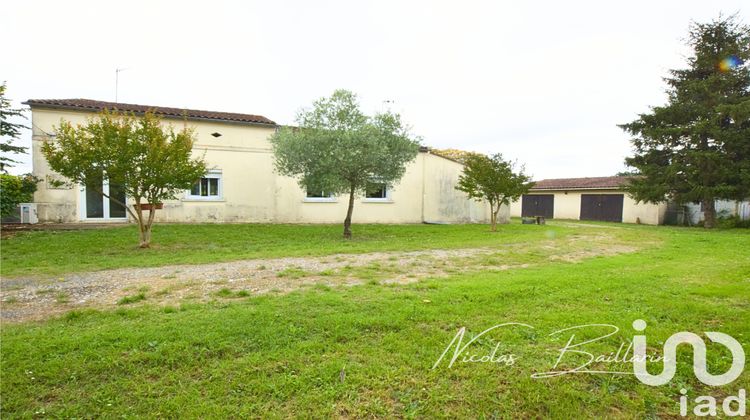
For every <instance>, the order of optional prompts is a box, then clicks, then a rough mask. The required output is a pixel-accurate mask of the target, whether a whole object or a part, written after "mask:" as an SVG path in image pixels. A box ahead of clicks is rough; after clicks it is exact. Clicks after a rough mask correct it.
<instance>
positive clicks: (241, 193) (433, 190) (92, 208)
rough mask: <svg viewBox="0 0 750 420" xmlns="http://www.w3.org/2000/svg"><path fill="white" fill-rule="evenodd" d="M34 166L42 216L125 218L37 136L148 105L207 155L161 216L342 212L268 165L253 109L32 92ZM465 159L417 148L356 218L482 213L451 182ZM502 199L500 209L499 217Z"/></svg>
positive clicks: (446, 219)
mask: <svg viewBox="0 0 750 420" xmlns="http://www.w3.org/2000/svg"><path fill="white" fill-rule="evenodd" d="M25 103H26V104H27V105H29V106H30V107H31V111H32V117H31V121H32V126H33V133H32V155H33V168H34V169H33V173H34V175H36V176H37V177H39V178H41V179H43V180H44V181H43V182H42V183H40V185H39V189H38V191H37V192H36V193H35V195H34V201H35V202H36V203H37V212H38V218H39V221H40V222H126V221H127V220H128V219H127V218H128V215H127V213H126V211H125V209H124V208H122V207H121V206H119V205H117V204H116V203H115V202H111V201H110V200H109V199H106V198H103V197H102V196H101V195H100V194H97V193H96V192H94V191H93V190H92V189H90V188H86V186H85V185H70V184H69V183H68V184H67V185H62V186H60V184H61V183H60V182H59V181H64V180H63V179H61V178H60V176H59V175H58V174H56V173H54V172H53V171H52V170H51V169H50V168H49V165H48V163H47V161H46V159H45V158H44V156H43V155H42V153H41V145H42V143H43V142H44V141H54V134H55V127H56V126H57V125H59V124H60V121H61V120H66V121H70V122H72V123H74V124H77V123H84V122H85V121H86V119H87V118H89V117H92V116H94V115H96V113H98V112H100V111H101V110H103V109H117V110H119V111H124V112H132V113H135V114H136V115H138V114H143V113H144V112H146V111H147V110H151V111H153V112H154V113H155V114H157V115H159V116H161V117H162V118H163V119H164V122H165V124H172V125H174V126H178V127H181V126H182V125H184V124H186V125H188V126H191V127H193V128H194V130H195V136H196V139H197V140H196V143H195V146H194V153H195V154H196V155H204V156H205V159H206V160H207V162H208V164H209V168H210V170H209V172H208V174H206V176H205V177H203V178H201V179H199V180H196V183H195V184H194V185H193V187H192V188H191V189H190V190H187V191H184V192H183V193H182V194H181V195H180V197H178V198H177V199H176V200H171V201H166V202H165V203H164V208H163V210H159V211H158V212H157V220H159V221H165V222H270V223H338V222H341V221H342V220H343V218H344V216H345V214H346V205H347V200H346V198H344V197H329V196H321V194H320V193H319V192H314V191H309V192H308V191H302V190H301V189H300V188H299V186H298V184H297V182H296V180H294V179H292V178H289V177H285V176H280V175H278V174H276V173H275V172H274V169H273V159H272V153H271V145H270V143H269V141H268V138H269V136H270V135H272V134H273V133H274V132H275V130H276V129H277V127H278V126H277V124H276V123H275V122H273V121H272V120H270V119H268V118H265V117H263V116H259V115H249V114H235V113H226V112H212V111H199V110H191V109H178V108H165V107H156V106H143V105H132V104H122V103H111V102H100V101H94V100H89V99H31V100H28V101H27V102H25ZM462 168H463V166H462V165H461V164H460V163H458V162H456V161H453V160H451V159H448V158H445V157H441V156H439V155H436V154H434V153H432V152H431V151H430V150H429V149H427V148H424V147H423V148H422V149H421V150H420V153H419V155H418V156H417V158H416V159H415V160H414V161H413V162H411V163H410V164H409V165H408V167H407V170H406V174H405V175H404V177H403V178H402V179H401V181H400V182H399V183H397V184H396V185H374V186H373V188H372V191H370V192H369V193H368V194H367V196H365V197H361V198H360V199H358V200H357V202H356V203H355V208H354V221H355V222H360V223H421V222H426V223H431V222H434V223H464V222H485V221H487V220H488V219H489V209H488V206H487V205H486V204H485V203H477V202H475V201H472V200H470V199H468V198H467V196H466V195H465V194H464V193H461V192H459V191H456V190H455V188H454V187H455V185H456V183H457V181H458V177H459V175H460V173H461V171H462ZM103 188H104V189H105V190H106V191H108V194H109V195H114V196H119V198H120V199H121V200H127V197H124V194H123V193H122V192H119V191H118V190H117V186H115V185H106V182H105V184H104V185H103ZM508 213H509V209H507V208H505V209H503V210H502V211H501V220H503V219H505V220H507V218H508Z"/></svg>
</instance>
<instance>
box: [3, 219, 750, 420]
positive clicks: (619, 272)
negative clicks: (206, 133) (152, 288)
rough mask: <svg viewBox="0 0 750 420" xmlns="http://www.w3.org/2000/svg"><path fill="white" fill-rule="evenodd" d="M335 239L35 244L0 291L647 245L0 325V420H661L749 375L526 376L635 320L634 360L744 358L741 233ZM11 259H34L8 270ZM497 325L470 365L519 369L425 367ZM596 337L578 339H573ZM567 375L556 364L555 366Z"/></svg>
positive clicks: (162, 232)
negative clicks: (115, 277)
mask: <svg viewBox="0 0 750 420" xmlns="http://www.w3.org/2000/svg"><path fill="white" fill-rule="evenodd" d="M613 226H615V227H613ZM339 230H340V229H339V227H338V226H250V225H248V226H159V227H158V230H157V231H156V233H155V235H156V236H155V240H156V242H157V243H158V244H159V245H158V247H157V248H155V249H153V250H146V251H139V250H135V249H134V248H133V244H134V242H133V241H134V236H135V231H134V230H133V229H132V228H122V229H112V230H101V231H81V232H66V233H57V234H55V233H34V234H29V235H22V236H19V237H16V238H11V239H9V240H4V241H3V244H2V246H3V248H2V254H3V255H2V258H3V260H2V262H3V275H4V276H5V275H6V273H9V274H12V275H24V274H53V273H64V272H68V271H78V270H87V269H102V268H109V267H121V266H143V265H160V264H166V263H169V264H172V263H181V262H208V261H219V260H230V259H237V258H249V257H256V258H257V257H271V256H285V255H325V254H330V253H339V252H366V251H374V250H408V249H424V248H432V247H438V248H442V247H450V248H461V247H477V246H490V247H491V246H499V245H508V244H510V246H511V247H513V246H516V245H518V246H521V245H523V246H527V247H528V246H532V247H533V246H537V247H538V250H539V251H538V252H539V253H543V252H544V246H545V243H546V241H547V240H548V239H549V238H551V237H560V236H563V235H579V237H580V240H586V238H587V237H590V236H592V235H611V236H612V237H614V238H616V239H617V240H618V241H624V242H627V243H631V244H633V245H638V246H640V244H642V243H644V242H647V243H648V244H649V245H648V246H645V247H643V249H642V250H641V251H639V252H636V253H626V254H620V255H615V256H607V257H595V258H589V259H585V260H583V261H582V262H579V263H570V262H564V261H554V260H543V259H541V260H535V261H536V262H535V263H534V264H532V265H531V266H530V267H528V268H522V269H511V270H505V271H499V270H485V271H481V272H479V273H476V272H474V273H464V274H461V273H458V274H455V275H452V276H451V277H449V278H440V279H429V280H426V281H421V282H418V283H413V284H408V285H382V284H377V283H371V284H366V285H362V286H356V287H334V288H331V287H325V286H320V287H312V288H308V289H305V290H299V291H296V292H292V293H290V294H285V295H280V294H279V295H277V294H270V295H265V296H261V297H249V298H237V297H232V298H226V299H225V298H220V297H217V299H216V301H215V302H213V303H209V304H184V305H182V306H179V307H154V306H150V305H149V304H147V303H146V304H144V305H143V306H136V307H133V308H120V309H118V310H114V311H104V312H98V311H84V312H72V313H70V314H68V315H67V316H65V317H63V318H60V319H56V320H51V321H46V322H39V323H27V324H20V325H4V326H3V328H2V337H1V338H2V361H1V363H2V364H1V366H0V372H1V373H2V384H1V385H2V389H1V390H0V392H1V394H2V395H1V396H2V417H3V418H12V417H33V416H35V415H36V416H39V417H41V416H50V417H65V418H68V417H132V418H135V417H152V418H153V417H190V418H201V417H209V418H212V417H270V418H284V417H290V416H291V417H306V418H307V417H331V416H334V417H370V416H378V417H394V416H395V417H425V418H431V417H470V418H495V417H500V418H505V417H507V418H511V417H512V418H528V417H594V416H596V417H604V416H610V417H624V418H634V417H639V418H643V417H659V416H663V417H676V416H678V413H679V411H678V410H679V407H678V405H677V402H678V398H679V396H680V394H679V390H680V389H681V388H683V387H684V388H686V389H687V390H688V393H689V395H690V396H691V397H695V396H697V395H713V396H716V397H719V396H720V397H724V396H726V395H730V394H731V395H736V394H737V391H738V390H739V389H740V388H744V389H750V372H748V371H745V372H744V373H743V375H742V376H741V377H740V378H739V379H738V380H736V381H735V382H734V383H732V384H730V385H727V386H724V387H720V388H710V387H707V386H704V385H701V384H700V383H699V382H698V381H697V380H696V379H695V376H694V375H693V373H692V367H691V362H690V360H691V356H690V353H689V351H685V350H684V349H683V350H681V352H680V354H679V362H680V363H679V365H678V371H677V375H676V376H675V378H674V379H673V380H672V381H671V383H670V384H669V385H665V386H660V387H650V386H646V385H643V384H641V383H640V382H638V381H637V380H636V379H635V378H633V377H632V376H623V375H604V374H577V375H566V376H560V377H554V378H547V379H532V378H531V377H530V375H531V373H533V372H543V371H547V370H550V369H551V368H552V364H553V363H554V361H555V359H556V357H557V354H558V350H559V349H560V347H562V346H563V345H564V344H565V342H566V341H567V339H568V338H569V337H570V335H564V334H563V335H559V336H550V335H549V334H550V333H552V332H553V331H555V330H559V329H563V328H566V327H571V326H575V325H582V324H593V323H598V324H613V325H616V326H618V327H620V328H621V331H620V332H619V333H618V334H616V335H613V336H611V337H609V338H607V339H605V340H603V341H600V342H597V343H593V344H591V345H589V346H587V347H586V350H588V351H591V352H592V353H596V354H607V353H610V352H615V351H616V350H617V347H618V346H619V345H620V344H621V343H622V342H626V343H627V340H628V339H630V338H631V337H632V335H633V334H634V330H633V329H632V327H631V323H632V321H633V320H635V319H639V318H641V319H644V320H646V321H647V322H648V325H649V326H648V329H647V330H646V335H647V336H648V341H649V345H650V347H651V348H650V351H651V350H653V351H657V350H660V349H661V344H662V343H663V341H664V340H665V339H666V338H667V337H669V336H670V335H671V334H673V333H675V332H678V331H693V332H696V333H699V334H702V332H703V331H721V332H724V333H727V334H730V335H732V336H733V337H735V338H736V339H738V340H739V341H740V342H742V343H743V345H744V348H745V352H746V354H748V355H750V346H748V343H749V341H748V339H749V338H750V252H749V251H748V250H749V249H750V231H748V230H719V231H703V230H699V229H680V228H666V227H649V226H627V225H604V226H593V227H574V226H561V225H555V224H553V225H549V226H545V227H540V226H528V225H527V226H522V225H519V224H514V225H506V226H502V227H501V229H500V230H501V231H500V232H499V233H497V234H490V233H487V232H486V227H483V226H356V228H355V235H358V239H357V240H355V241H354V242H352V243H346V242H344V241H341V240H339V239H338V234H339V233H340V232H339ZM104 239H106V240H107V241H108V242H107V244H104V243H97V241H100V240H104ZM187 239H189V240H190V241H188V242H187V243H184V244H181V242H182V241H184V240H187ZM38 247H42V248H43V249H44V250H40V249H37V248H38ZM26 251H31V252H33V253H34V255H20V254H21V253H23V252H26ZM207 251H208V252H207ZM130 254H132V255H130ZM42 256H45V257H46V258H47V259H49V260H50V261H44V262H43V261H39V258H41V257H42ZM146 302H147V300H146ZM506 322H521V323H526V324H530V325H532V326H534V327H535V328H534V329H533V330H529V329H523V328H515V329H502V330H496V331H495V332H494V333H491V334H488V335H487V336H485V337H483V338H482V339H480V340H478V341H477V342H476V343H475V344H474V345H472V346H471V347H470V348H469V350H467V354H468V353H476V354H479V355H486V354H489V353H490V352H491V351H492V349H493V348H494V347H495V345H496V344H498V343H499V345H500V347H499V351H498V354H511V353H512V354H514V355H515V356H516V360H515V363H514V364H513V365H510V366H506V365H505V364H500V363H463V362H460V360H461V359H459V361H458V362H457V363H456V364H455V365H454V366H453V367H452V368H448V366H447V364H446V363H445V362H443V363H442V364H441V365H440V366H439V367H438V368H437V369H434V370H433V369H431V368H432V365H433V364H434V363H435V361H436V360H437V358H438V357H439V356H440V354H441V353H442V352H443V350H444V349H445V348H446V346H448V344H449V342H450V341H451V339H452V338H453V337H454V336H455V335H456V333H457V332H458V330H459V328H461V327H466V328H467V331H468V332H467V337H469V336H472V335H473V334H478V333H480V332H481V331H483V330H485V329H486V328H489V327H492V326H494V325H496V324H501V323H506ZM603 332H606V331H605V330H603V329H596V328H591V329H587V330H585V331H582V332H580V333H579V335H578V336H577V337H578V338H577V339H583V338H586V337H588V338H593V337H595V336H598V335H601V333H603ZM683 347H684V346H683ZM727 354H728V352H726V351H722V350H721V348H720V347H718V346H709V366H710V367H711V372H712V373H718V372H722V371H723V370H724V369H725V368H726V367H727V366H728V364H729V361H728V360H727V358H726V356H727ZM580 362H581V359H574V358H571V357H570V356H569V357H568V358H566V359H565V360H564V361H563V363H562V365H561V366H563V367H567V368H572V367H574V366H576V365H577V364H579V363H580ZM594 367H595V368H597V369H600V370H619V371H627V370H632V367H631V365H629V364H622V363H620V364H606V363H599V364H596V365H595V366H594ZM657 370H658V369H654V370H653V371H654V372H656V371H657ZM342 372H343V373H342Z"/></svg>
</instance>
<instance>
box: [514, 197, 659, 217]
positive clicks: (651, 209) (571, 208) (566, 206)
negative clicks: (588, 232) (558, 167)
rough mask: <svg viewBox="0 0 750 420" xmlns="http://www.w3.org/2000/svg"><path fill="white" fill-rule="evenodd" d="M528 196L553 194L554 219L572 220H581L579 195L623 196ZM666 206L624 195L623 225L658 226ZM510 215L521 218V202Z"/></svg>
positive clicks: (516, 203) (518, 202) (516, 202)
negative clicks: (637, 223) (637, 201)
mask: <svg viewBox="0 0 750 420" xmlns="http://www.w3.org/2000/svg"><path fill="white" fill-rule="evenodd" d="M530 194H541V195H544V194H553V195H554V196H555V202H554V218H555V219H574V220H578V219H580V218H581V195H582V194H624V193H623V192H621V191H617V190H594V189H592V190H577V191H556V190H550V191H533V192H531V193H530ZM666 210H667V205H666V204H664V203H662V204H651V203H642V202H641V203H636V201H635V200H634V199H633V198H632V197H630V196H629V195H627V194H625V197H623V203H622V221H623V222H624V223H636V222H638V221H640V223H643V224H648V225H659V224H662V223H663V222H664V214H665V212H666ZM510 214H511V216H513V217H521V200H520V199H519V200H517V201H515V202H513V203H511V206H510Z"/></svg>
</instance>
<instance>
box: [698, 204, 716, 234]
mask: <svg viewBox="0 0 750 420" xmlns="http://www.w3.org/2000/svg"><path fill="white" fill-rule="evenodd" d="M701 204H703V227H704V228H706V229H713V228H714V227H715V226H716V205H715V203H714V199H713V197H711V198H705V199H703V202H702V203H701Z"/></svg>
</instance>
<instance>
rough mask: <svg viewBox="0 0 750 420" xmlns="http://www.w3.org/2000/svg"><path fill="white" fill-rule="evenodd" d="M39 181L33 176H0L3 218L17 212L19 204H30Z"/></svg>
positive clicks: (0, 207)
mask: <svg viewBox="0 0 750 420" xmlns="http://www.w3.org/2000/svg"><path fill="white" fill-rule="evenodd" d="M38 182H39V179H38V178H37V177H35V176H33V175H31V174H26V175H20V176H16V175H8V174H0V213H1V214H2V216H3V217H5V216H9V215H11V214H13V213H14V212H15V211H16V207H18V204H19V203H28V202H30V201H32V200H33V199H34V191H36V184H37V183H38Z"/></svg>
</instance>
